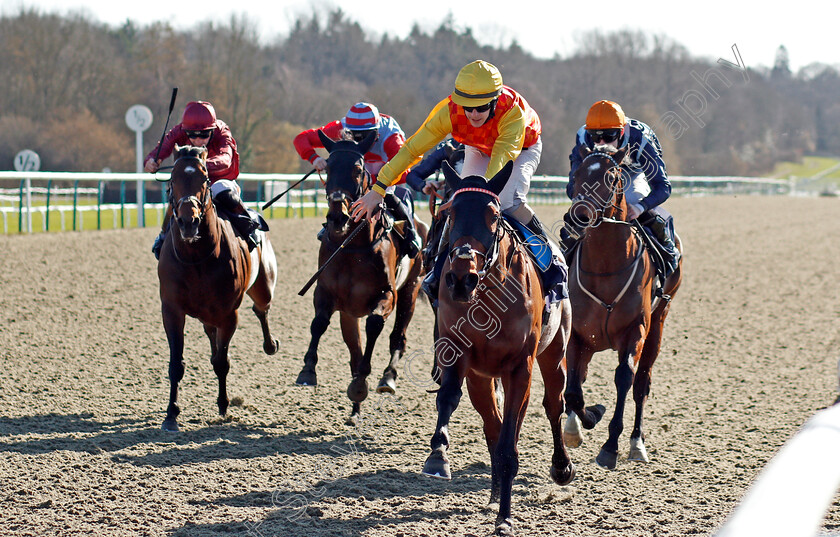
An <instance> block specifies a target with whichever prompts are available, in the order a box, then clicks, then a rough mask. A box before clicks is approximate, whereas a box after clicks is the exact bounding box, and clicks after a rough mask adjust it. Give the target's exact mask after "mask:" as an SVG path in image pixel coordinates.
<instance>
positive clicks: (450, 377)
mask: <svg viewBox="0 0 840 537" xmlns="http://www.w3.org/2000/svg"><path fill="white" fill-rule="evenodd" d="M512 169H513V164H512V162H508V163H507V164H506V165H505V166H504V167H503V168H502V170H501V171H499V172H498V173H497V174H496V175H495V176H494V177H493V178H492V179H490V180H487V179H485V178H484V177H481V176H476V175H473V176H468V177H465V178H463V179H462V178H461V177H459V176H458V174H457V173H456V172H455V171H454V170H453V169H452V167H451V166H450V165H449V164H448V163H444V165H443V170H444V175H445V177H446V181H447V184H448V185H449V186H450V187H451V189H452V192H453V194H452V198H451V205H450V207H449V212H450V214H449V224H450V241H449V244H450V247H451V249H450V250H449V252H448V258H447V260H446V261H445V264H444V267H443V272H442V274H441V281H442V285H441V288H440V291H439V293H438V308H437V328H438V332H439V337H438V339H437V340H436V342H435V350H436V352H435V356H436V360H437V365H438V367H439V368H440V370H441V385H440V389H439V390H438V393H437V411H438V419H437V425H436V427H435V432H434V435H433V436H432V440H431V449H432V452H431V454H430V455H429V456H428V458H427V459H426V462H425V464H424V467H423V472H422V473H423V474H424V475H428V476H431V477H438V478H444V479H451V472H450V468H449V459H448V456H447V453H448V451H449V445H450V438H449V430H448V428H449V420H450V417H451V416H452V413H453V412H454V411H455V409H456V408H457V407H458V403H459V401H460V399H461V395H462V391H461V386H462V384H463V381H464V379H465V378H466V381H467V389H468V392H469V397H470V400H471V401H472V404H473V407H475V409H476V410H477V411H478V413H479V414H480V415H481V418H482V420H483V422H484V436H485V440H486V442H487V449H488V451H489V452H490V460H491V489H490V503H491V505H495V504H497V503H498V514H497V517H496V530H495V531H496V535H512V534H513V523H512V519H511V494H512V488H513V479H514V477H515V476H516V474H517V472H518V470H519V451H518V448H517V443H518V440H519V432H520V430H521V427H522V422H523V420H524V419H525V410H526V408H527V406H528V401H529V398H530V393H531V373H532V370H533V366H534V360H535V359H536V361H537V362H538V363H539V366H540V372H541V373H542V376H543V380H544V381H545V396H544V399H543V406H544V407H545V411H546V415H547V416H548V420H549V422H550V424H551V432H552V438H553V441H554V453H553V455H552V459H551V463H552V464H551V470H550V475H551V477H552V479H553V480H554V481H555V482H556V483H557V484H559V485H565V484H568V483H569V482H571V481H572V479H573V478H574V475H575V467H574V464H572V461H571V460H570V458H569V455H568V453H567V451H566V448H565V446H564V444H563V431H562V419H563V417H562V414H563V412H564V401H563V387H564V385H565V381H566V378H565V370H566V367H565V351H566V342H567V340H568V337H569V332H570V330H571V319H570V316H571V306H570V304H569V300H568V299H563V300H562V301H560V302H555V303H554V304H553V306H552V307H551V310H550V311H551V315H550V316H549V317H548V322H547V323H544V317H543V313H544V310H545V298H544V293H543V290H542V283H541V281H540V276H539V273H538V270H539V269H538V268H537V267H536V264H535V263H534V261H533V260H532V258H531V257H530V254H529V253H528V252H527V248H528V246H527V245H525V244H524V243H522V242H519V240H518V239H517V238H515V236H514V233H513V230H512V228H511V227H510V225H509V224H508V223H507V222H506V221H505V220H504V219H503V218H502V214H501V207H500V204H499V193H500V192H501V191H502V189H503V188H504V186H505V184H506V183H507V181H508V179H509V178H510V174H511V171H512ZM442 255H444V254H442ZM444 283H445V288H444V285H443V284H444ZM497 379H501V384H502V387H503V388H504V405H503V408H502V409H501V410H500V408H499V403H498V400H497V395H496V388H495V384H496V380H497Z"/></svg>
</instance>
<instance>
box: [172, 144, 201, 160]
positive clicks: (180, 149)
mask: <svg viewBox="0 0 840 537" xmlns="http://www.w3.org/2000/svg"><path fill="white" fill-rule="evenodd" d="M175 154H176V155H177V156H178V158H181V157H195V158H197V159H201V160H204V157H205V156H206V155H207V148H206V147H204V146H203V145H202V146H193V145H176V146H175Z"/></svg>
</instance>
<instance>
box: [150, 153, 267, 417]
mask: <svg viewBox="0 0 840 537" xmlns="http://www.w3.org/2000/svg"><path fill="white" fill-rule="evenodd" d="M175 151H176V152H175V165H174V166H173V169H172V176H171V179H170V180H169V205H170V206H171V208H172V213H173V215H172V222H174V224H172V225H171V226H170V232H169V233H167V234H166V239H165V241H164V244H163V247H162V248H161V254H160V260H159V261H158V279H159V280H160V302H161V312H162V315H163V327H164V330H165V331H166V338H167V340H168V341H169V381H170V391H169V406H168V408H167V410H166V419H165V420H164V422H163V429H164V430H167V431H177V430H178V422H177V419H176V418H177V417H178V414H179V413H180V412H181V410H180V408H179V406H178V384H179V383H180V382H181V379H182V378H183V376H184V359H183V353H184V325H185V320H186V316H187V315H189V316H190V317H194V318H196V319H198V320H199V321H201V323H202V324H203V325H204V332H205V333H206V334H207V337H208V339H209V340H210V350H211V355H210V363H211V364H212V365H213V370H214V371H215V373H216V376H217V377H218V379H219V395H218V399H217V404H218V407H219V414H220V415H225V413H226V412H227V408H228V405H229V399H228V396H227V374H228V370H229V369H230V361H229V358H228V347H229V344H230V341H231V338H232V337H233V334H234V332H235V331H236V326H237V322H238V319H239V314H238V309H239V306H240V304H241V303H242V298H243V297H244V295H245V294H246V293H247V294H248V296H250V297H251V299H252V300H253V302H254V305H253V308H252V309H253V311H254V313H255V314H256V315H257V318H258V319H259V321H260V326H261V327H262V333H263V350H264V351H265V352H266V354H269V355H271V354H274V353H276V352H277V350H278V348H279V347H280V343H279V341H277V340H276V339H274V338H272V336H271V332H270V330H269V327H268V310H269V308H270V307H271V300H272V298H273V295H274V285H275V281H276V279H277V259H276V258H275V257H274V249H273V248H272V246H271V242H269V240H268V237H267V236H266V235H262V240H261V244H260V245H258V246H257V247H256V248H254V250H253V251H251V252H249V251H248V246H247V244H246V243H245V241H244V240H242V239H241V238H239V237H238V236H236V234H235V233H234V231H233V228H232V227H231V225H230V222H228V221H227V220H223V219H222V218H220V217H219V216H218V214H217V212H216V209H215V207H214V206H213V201H212V197H211V193H210V179H209V177H208V175H207V163H206V159H207V149H206V148H204V147H192V146H178V147H176V148H175ZM260 233H262V232H260Z"/></svg>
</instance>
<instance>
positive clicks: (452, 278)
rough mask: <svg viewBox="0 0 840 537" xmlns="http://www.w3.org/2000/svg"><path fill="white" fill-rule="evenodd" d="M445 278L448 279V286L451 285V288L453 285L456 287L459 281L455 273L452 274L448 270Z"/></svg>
mask: <svg viewBox="0 0 840 537" xmlns="http://www.w3.org/2000/svg"><path fill="white" fill-rule="evenodd" d="M444 279H445V280H446V286H447V287H449V288H450V289H451V288H452V287H455V283H456V282H457V280H456V279H455V275H454V274H452V273H451V272H447V273H446V277H445V278H444Z"/></svg>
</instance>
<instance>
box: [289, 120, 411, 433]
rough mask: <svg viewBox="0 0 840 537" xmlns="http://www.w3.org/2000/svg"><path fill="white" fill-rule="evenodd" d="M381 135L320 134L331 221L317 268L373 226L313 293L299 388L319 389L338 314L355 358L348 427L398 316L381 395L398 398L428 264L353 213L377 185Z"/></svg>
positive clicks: (355, 418)
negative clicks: (369, 165) (373, 157)
mask: <svg viewBox="0 0 840 537" xmlns="http://www.w3.org/2000/svg"><path fill="white" fill-rule="evenodd" d="M375 135H376V133H371V134H370V135H368V136H367V137H366V138H365V139H364V140H362V141H361V142H359V143H356V142H355V141H353V140H339V141H334V140H332V139H330V138H329V137H327V136H326V135H325V134H324V133H323V132H322V131H320V130H319V131H318V136H319V137H320V139H321V142H322V143H323V144H324V148H326V150H327V151H328V152H329V156H328V158H327V181H326V185H325V190H326V195H327V203H328V209H327V217H326V220H327V222H326V224H325V230H324V233H323V235H322V236H321V247H320V250H319V253H318V266H319V267H323V265H324V263H325V262H326V261H327V260H328V259H329V258H330V257H331V256H332V255H333V254H334V253H335V252H336V250H338V249H339V247H340V245H342V243H344V241H345V240H346V239H347V238H348V236H349V235H350V234H351V233H353V232H354V231H356V228H357V227H358V226H362V225H364V226H367V229H365V230H362V231H361V232H359V233H358V234H357V235H356V236H355V237H353V238H352V240H350V241H349V242H348V243H347V244H346V245H345V246H344V247H343V248H341V251H340V252H339V253H338V254H337V255H336V257H335V258H334V259H333V261H332V262H331V263H330V264H329V265H327V266H326V267H324V269H323V272H321V273H320V275H319V276H318V280H317V283H316V286H315V291H314V296H313V304H314V307H315V317H314V319H313V320H312V323H311V325H310V334H311V340H310V343H309V347H308V349H307V351H306V355H305V356H304V360H303V362H304V365H303V368H302V369H301V371H300V374H299V375H298V377H297V380H296V383H297V384H298V385H302V386H315V385H317V383H318V379H317V374H316V365H317V364H318V343H319V341H320V339H321V336H323V335H324V332H326V330H327V327H328V326H329V323H330V318H331V317H332V314H333V313H334V312H335V311H338V312H339V315H340V322H341V334H342V336H343V337H344V343H345V344H346V345H347V348H348V350H349V351H350V375H351V377H352V378H351V381H350V385H349V386H348V387H347V397H348V398H349V399H350V401H351V402H352V403H353V408H352V411H351V413H350V417H349V418H348V423H349V424H355V423H357V422H358V420H359V417H360V413H361V403H362V401H364V400H365V399H366V398H367V395H368V382H367V377H368V375H369V374H370V371H371V357H372V355H373V350H374V345H375V344H376V340H377V338H378V337H379V334H380V333H381V332H382V329H383V328H384V326H385V321H386V320H387V319H388V317H389V316H390V315H391V313H392V312H394V311H395V310H396V319H395V320H394V327H393V329H392V331H391V336H390V347H389V350H390V361H389V363H388V366H387V367H386V368H385V370H384V372H383V374H382V379H381V380H380V381H379V385H378V386H377V389H376V391H377V392H379V393H395V391H396V379H397V366H398V364H399V361H400V359H401V358H402V356H403V354H404V353H405V345H406V335H405V334H406V329H407V328H408V324H409V322H410V321H411V318H412V316H413V315H414V306H415V302H416V300H417V293H418V291H419V290H420V281H421V277H422V275H423V273H422V268H423V267H422V260H421V258H420V256H419V255H418V256H416V257H415V258H413V259H411V258H408V257H406V256H401V255H400V251H399V241H398V240H397V237H396V233H397V232H396V230H395V229H391V228H390V227H386V226H385V225H384V223H383V218H379V220H378V222H377V223H376V224H375V225H368V224H367V222H365V221H362V222H359V223H355V222H353V220H352V218H351V217H350V206H351V205H352V204H353V202H354V201H356V200H357V199H358V198H360V197H361V196H362V195H363V194H365V193H366V192H367V191H368V190H369V189H370V187H371V186H373V181H372V179H371V176H370V174H369V173H368V172H367V171H366V169H365V159H364V155H365V153H366V152H367V151H368V150H369V149H370V148H371V146H372V145H373V143H374V141H375V139H376V138H375ZM415 227H416V230H417V234H418V235H419V236H420V237H421V238H422V239H423V241H425V240H426V233H427V228H426V225H425V224H424V223H423V222H421V221H420V220H418V219H416V218H415ZM362 317H367V320H366V322H365V348H364V352H362V345H361V334H360V331H359V319H361V318H362Z"/></svg>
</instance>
